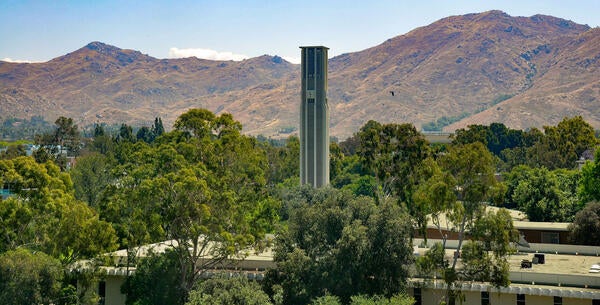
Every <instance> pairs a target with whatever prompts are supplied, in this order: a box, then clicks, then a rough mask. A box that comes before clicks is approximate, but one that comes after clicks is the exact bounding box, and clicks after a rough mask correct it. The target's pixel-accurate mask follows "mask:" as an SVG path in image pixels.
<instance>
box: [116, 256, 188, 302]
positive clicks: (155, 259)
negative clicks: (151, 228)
mask: <svg viewBox="0 0 600 305" xmlns="http://www.w3.org/2000/svg"><path fill="white" fill-rule="evenodd" d="M175 251H176V250H173V249H170V250H167V251H166V252H165V253H162V254H156V253H151V254H150V256H148V257H147V258H144V259H142V260H141V261H140V262H139V263H138V264H137V268H136V272H135V273H134V274H133V275H132V276H129V277H128V278H127V279H126V281H125V284H124V285H123V286H122V287H121V291H122V293H124V294H125V295H126V300H125V304H128V305H129V304H138V305H162V304H172V305H178V304H179V305H181V304H184V303H185V300H186V297H187V291H185V290H184V289H183V285H182V282H181V280H182V279H181V276H180V272H179V271H178V270H180V269H181V263H180V261H179V255H178V254H177V253H176V252H175Z"/></svg>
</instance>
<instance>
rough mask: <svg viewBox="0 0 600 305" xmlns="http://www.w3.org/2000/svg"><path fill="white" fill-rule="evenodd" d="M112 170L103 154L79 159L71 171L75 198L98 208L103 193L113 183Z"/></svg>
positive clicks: (93, 154)
mask: <svg viewBox="0 0 600 305" xmlns="http://www.w3.org/2000/svg"><path fill="white" fill-rule="evenodd" d="M110 169H111V166H110V164H109V160H108V158H107V157H106V156H104V155H102V154H99V153H90V154H87V155H84V156H82V157H79V158H78V159H77V163H76V164H75V167H74V168H73V169H72V170H71V178H72V179H73V186H74V190H75V197H76V198H77V199H79V200H83V201H85V202H87V203H88V204H89V205H90V206H91V207H94V208H97V207H98V205H99V201H100V199H101V195H102V192H103V191H104V189H105V188H106V186H107V185H108V184H109V182H110V181H111V175H110Z"/></svg>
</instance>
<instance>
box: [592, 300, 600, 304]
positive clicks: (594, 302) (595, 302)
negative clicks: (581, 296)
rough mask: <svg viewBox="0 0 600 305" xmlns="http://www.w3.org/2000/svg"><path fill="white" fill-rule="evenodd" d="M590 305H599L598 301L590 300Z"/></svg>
mask: <svg viewBox="0 0 600 305" xmlns="http://www.w3.org/2000/svg"><path fill="white" fill-rule="evenodd" d="M592 305H600V300H592Z"/></svg>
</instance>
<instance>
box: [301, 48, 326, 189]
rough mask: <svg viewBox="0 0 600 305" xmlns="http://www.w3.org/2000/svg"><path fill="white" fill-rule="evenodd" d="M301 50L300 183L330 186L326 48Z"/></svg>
mask: <svg viewBox="0 0 600 305" xmlns="http://www.w3.org/2000/svg"><path fill="white" fill-rule="evenodd" d="M300 48H301V49H302V61H301V67H302V69H301V71H302V72H301V73H302V102H301V104H300V183H301V184H310V185H312V186H313V187H321V186H325V185H327V184H329V105H328V103H327V50H328V48H326V47H322V46H318V47H300Z"/></svg>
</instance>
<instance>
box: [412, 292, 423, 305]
mask: <svg viewBox="0 0 600 305" xmlns="http://www.w3.org/2000/svg"><path fill="white" fill-rule="evenodd" d="M413 298H414V299H415V305H421V304H423V303H422V298H421V288H414V289H413Z"/></svg>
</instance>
